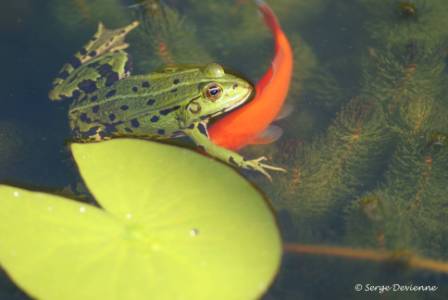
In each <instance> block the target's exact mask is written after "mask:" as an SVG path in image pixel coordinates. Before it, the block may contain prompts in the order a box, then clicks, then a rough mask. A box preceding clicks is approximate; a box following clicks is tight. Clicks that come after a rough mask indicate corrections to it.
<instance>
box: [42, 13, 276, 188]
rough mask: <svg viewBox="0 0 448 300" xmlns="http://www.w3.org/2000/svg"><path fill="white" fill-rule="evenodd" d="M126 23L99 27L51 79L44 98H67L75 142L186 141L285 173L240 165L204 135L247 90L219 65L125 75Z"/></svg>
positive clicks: (127, 64) (217, 154) (212, 153)
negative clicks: (122, 139)
mask: <svg viewBox="0 0 448 300" xmlns="http://www.w3.org/2000/svg"><path fill="white" fill-rule="evenodd" d="M137 26H138V22H133V23H131V24H129V25H128V26H125V27H123V28H118V29H114V30H111V29H107V28H106V27H105V26H104V25H103V24H102V23H100V24H99V26H98V30H97V32H96V33H95V35H94V36H93V38H92V39H91V40H90V41H89V42H88V43H87V44H86V45H85V46H84V47H83V48H82V49H81V50H80V51H79V52H77V53H76V54H75V55H74V56H73V57H72V59H71V60H70V61H69V62H68V63H66V64H65V65H64V66H63V68H62V70H61V71H60V73H59V75H58V76H57V77H56V79H54V81H53V89H52V90H51V91H50V93H49V97H50V99H51V100H54V101H56V100H62V99H72V103H71V105H70V109H69V120H70V127H71V129H72V131H73V135H74V137H75V139H76V140H78V141H101V140H103V139H108V138H112V137H140V138H151V139H164V138H175V137H179V136H188V137H189V138H191V139H192V140H193V141H194V142H195V144H196V145H197V146H198V147H199V148H201V149H202V150H203V151H204V152H206V153H207V154H208V155H210V156H212V157H214V158H217V159H219V160H221V161H224V162H226V163H229V164H231V165H234V166H236V167H241V168H244V169H248V170H254V171H258V172H261V173H262V174H264V175H265V176H267V177H268V178H269V179H271V177H270V175H269V173H268V172H267V170H273V171H284V169H282V168H278V167H274V166H271V165H267V164H265V163H263V161H264V160H266V158H265V157H260V158H257V159H253V160H246V159H245V158H244V157H242V156H241V155H240V154H238V153H236V152H233V151H230V150H228V149H225V148H222V147H219V146H217V145H215V144H214V143H213V142H212V141H211V140H210V139H209V136H208V132H207V123H208V121H209V120H210V118H212V117H215V116H218V115H220V114H223V113H225V112H227V111H230V110H231V109H233V108H235V107H237V106H240V105H242V104H243V103H244V102H246V101H248V100H249V99H250V97H251V94H252V92H253V86H252V85H251V84H250V83H249V82H247V81H246V80H244V79H242V78H239V77H237V76H235V75H232V74H229V73H227V72H225V70H224V69H223V68H222V67H221V66H220V65H218V64H215V63H211V64H207V65H203V66H188V67H184V66H169V67H166V68H164V69H162V70H160V71H158V72H154V73H150V74H146V75H132V76H131V67H132V64H131V60H130V57H129V55H128V53H127V52H126V51H124V50H125V49H126V48H127V47H128V46H129V45H128V44H127V43H125V41H124V39H125V37H126V35H127V34H128V33H129V32H130V31H132V30H133V29H134V28H136V27H137Z"/></svg>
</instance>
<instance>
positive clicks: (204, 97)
mask: <svg viewBox="0 0 448 300" xmlns="http://www.w3.org/2000/svg"><path fill="white" fill-rule="evenodd" d="M200 73H201V82H200V83H199V84H198V85H197V89H198V90H197V91H196V97H195V98H194V99H192V100H191V101H189V102H188V104H187V105H186V106H185V111H184V116H185V119H186V121H187V123H190V122H193V121H197V120H201V119H207V118H210V117H214V116H217V115H220V114H222V113H225V112H227V111H229V110H232V109H234V108H235V107H237V106H240V105H241V104H243V103H244V102H246V101H247V100H249V98H250V96H251V95H252V92H253V90H254V88H253V86H252V84H250V83H249V82H248V81H247V80H244V79H242V78H240V77H238V76H235V75H232V74H229V73H226V72H225V71H224V69H223V68H222V67H221V66H220V65H218V64H215V63H212V64H208V65H206V66H205V67H203V68H201V71H200Z"/></svg>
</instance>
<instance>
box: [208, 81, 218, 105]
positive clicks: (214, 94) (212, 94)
mask: <svg viewBox="0 0 448 300" xmlns="http://www.w3.org/2000/svg"><path fill="white" fill-rule="evenodd" d="M205 96H206V97H207V99H209V100H211V101H216V100H218V99H219V98H221V96H222V87H221V86H220V85H219V84H217V83H214V82H213V83H210V84H209V85H207V86H206V87H205Z"/></svg>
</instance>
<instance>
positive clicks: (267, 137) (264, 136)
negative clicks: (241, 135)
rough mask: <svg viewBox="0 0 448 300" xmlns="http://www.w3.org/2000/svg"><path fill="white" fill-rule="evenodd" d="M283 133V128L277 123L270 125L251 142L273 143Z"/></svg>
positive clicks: (256, 143) (257, 143) (259, 143)
mask: <svg viewBox="0 0 448 300" xmlns="http://www.w3.org/2000/svg"><path fill="white" fill-rule="evenodd" d="M282 135H283V129H281V128H280V127H279V126H276V125H270V126H269V127H268V128H266V130H265V131H263V132H262V133H260V134H259V135H258V136H257V137H256V138H255V139H253V140H252V141H251V142H250V143H251V144H254V145H266V144H271V143H273V142H275V141H276V140H278V139H279V138H280V137H281V136H282Z"/></svg>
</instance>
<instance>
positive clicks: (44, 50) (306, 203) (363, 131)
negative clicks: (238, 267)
mask: <svg viewBox="0 0 448 300" xmlns="http://www.w3.org/2000/svg"><path fill="white" fill-rule="evenodd" d="M162 2H163V3H164V5H167V8H166V10H165V11H164V12H163V13H161V11H160V10H158V9H155V8H154V7H153V6H151V4H153V3H158V1H143V0H142V1H137V0H135V1H132V0H127V1H124V0H96V1H86V0H41V1H33V0H16V1H9V2H7V1H2V3H1V4H0V34H1V36H2V40H1V43H0V55H1V57H3V58H4V60H3V62H2V69H3V75H2V80H1V81H0V103H1V107H2V109H1V110H0V182H2V183H12V184H16V185H20V186H25V187H31V188H39V189H45V190H50V191H62V190H72V189H73V187H76V186H77V185H78V183H79V182H80V178H79V175H78V172H77V170H76V168H75V167H74V162H73V160H72V158H71V154H70V153H69V150H68V148H67V145H68V143H69V142H70V139H71V132H70V128H69V125H68V118H67V110H68V106H69V103H68V102H69V101H62V102H58V103H52V102H51V101H50V100H49V99H48V92H49V90H50V89H51V83H52V80H53V78H54V77H55V76H56V75H57V74H58V72H59V70H60V68H61V66H62V65H63V64H64V63H65V62H66V61H67V60H68V58H69V57H70V56H71V55H73V54H74V53H75V52H76V51H78V50H79V49H80V47H81V46H82V45H83V44H84V43H85V41H87V40H88V39H89V38H90V37H91V36H92V34H93V33H94V32H95V30H96V26H97V23H98V22H99V21H103V22H104V23H105V24H106V25H108V26H109V27H112V28H114V27H118V26H123V25H125V24H128V23H129V22H130V21H131V20H134V19H136V18H139V19H142V20H145V26H142V28H143V29H139V30H136V32H134V33H132V34H131V35H130V36H129V39H128V41H129V43H130V44H131V47H130V48H129V52H130V53H131V54H132V56H133V62H134V71H133V72H135V73H147V72H151V71H152V70H155V69H157V68H160V67H161V66H163V65H165V64H167V63H174V64H198V63H200V64H204V63H208V62H218V63H220V64H222V65H224V66H226V67H227V68H229V69H231V70H235V72H237V73H238V74H242V75H243V76H244V77H245V78H247V79H248V80H250V81H252V82H254V83H256V82H257V80H258V79H260V77H261V76H262V75H263V74H264V72H265V71H266V70H267V69H268V68H269V66H270V63H271V61H272V57H273V40H272V36H271V34H270V32H269V31H268V29H267V28H266V26H265V25H264V23H263V21H262V19H261V18H260V17H259V16H258V14H257V8H256V6H255V5H254V4H253V2H252V1H243V0H234V1H230V0H227V1H219V2H217V1H213V0H187V1H185V0H183V1H180V0H179V1H176V0H170V1H162ZM269 4H270V5H271V6H272V8H273V10H274V11H275V12H276V14H277V17H278V18H279V20H280V22H281V24H282V27H283V30H284V31H285V33H286V35H287V36H288V38H289V41H290V43H291V46H292V48H293V52H294V74H293V79H292V82H291V87H290V90H289V94H288V98H287V103H288V105H290V106H292V107H293V111H292V113H291V114H290V115H289V116H288V117H286V118H284V119H281V120H278V121H276V125H278V126H280V127H281V128H282V129H283V135H282V137H281V138H280V139H279V140H277V141H276V142H274V143H272V144H268V145H254V146H249V147H246V148H244V149H243V150H241V153H243V154H244V155H245V156H246V157H258V156H261V155H267V156H268V157H269V159H270V162H272V164H274V165H279V166H282V167H284V168H286V169H287V171H288V172H287V173H286V174H282V173H275V174H274V173H272V175H273V181H272V183H271V182H269V181H267V180H266V178H264V177H262V176H260V175H258V174H254V173H252V172H245V171H243V172H242V173H243V174H244V175H245V176H246V177H247V178H248V180H250V181H251V182H253V183H254V185H255V186H257V187H258V188H259V189H260V190H261V191H262V192H263V193H264V194H265V195H266V196H267V198H268V199H269V201H270V202H271V204H272V206H273V207H274V209H275V212H276V213H277V216H278V220H279V225H280V227H281V232H282V235H283V238H284V243H285V245H289V246H288V247H287V249H286V250H287V251H285V255H284V259H283V262H282V267H281V269H280V271H279V274H278V276H277V277H276V280H275V282H274V283H273V285H272V286H271V288H270V289H269V291H268V292H267V294H266V295H265V296H264V298H263V299H266V300H267V299H269V300H271V299H377V298H382V299H448V276H447V275H446V274H447V272H448V271H447V269H448V267H447V266H446V262H445V261H448V255H447V253H448V252H447V250H448V226H447V225H448V224H447V222H448V221H447V220H448V196H447V195H448V184H447V183H448V168H447V166H448V150H447V148H448V118H446V115H447V113H448V97H447V95H448V94H447V86H448V85H447V82H448V81H447V79H448V71H447V66H446V64H447V61H448V59H447V49H448V48H447V45H448V30H447V29H446V28H448V2H446V1H443V0H432V1H423V0H415V1H411V0H409V1H406V0H402V1H398V0H392V1H378V0H347V1H331V0H313V1H310V0H277V1H269ZM152 8H154V9H152ZM161 42H163V45H164V47H161ZM277 100H278V99H272V101H277ZM254 121H256V120H254ZM187 146H191V147H193V145H192V144H188V142H187ZM0 240H1V237H0ZM291 245H295V246H302V247H296V248H294V247H293V246H291ZM305 246H309V247H311V248H306V247H305ZM327 246H328V247H327ZM293 249H295V250H296V251H294V250H293ZM361 249H368V250H369V251H371V252H368V253H366V252H363V251H362V250H361ZM423 258H424V259H429V260H431V262H432V260H435V261H437V262H436V263H433V264H431V263H428V261H425V262H423V263H422V264H418V263H419V262H421V261H422V259H423ZM416 265H419V266H416ZM436 269H439V270H436ZM356 284H361V285H362V288H361V289H362V290H361V291H356V290H355V289H356ZM394 284H395V286H394ZM397 285H401V286H436V287H437V288H436V290H434V291H420V292H416V291H414V292H409V291H396V290H395V291H393V290H392V291H391V290H389V291H388V290H387V289H385V288H384V286H390V287H391V288H392V289H393V288H394V287H395V289H397V287H398V286H397ZM369 286H370V287H369ZM367 290H368V291H367ZM0 299H29V298H28V297H27V296H26V295H25V294H24V293H22V292H21V291H20V290H19V289H18V288H16V287H15V285H14V284H13V283H12V282H11V281H10V280H9V279H8V278H7V276H6V275H5V274H4V273H2V274H1V275H0Z"/></svg>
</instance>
